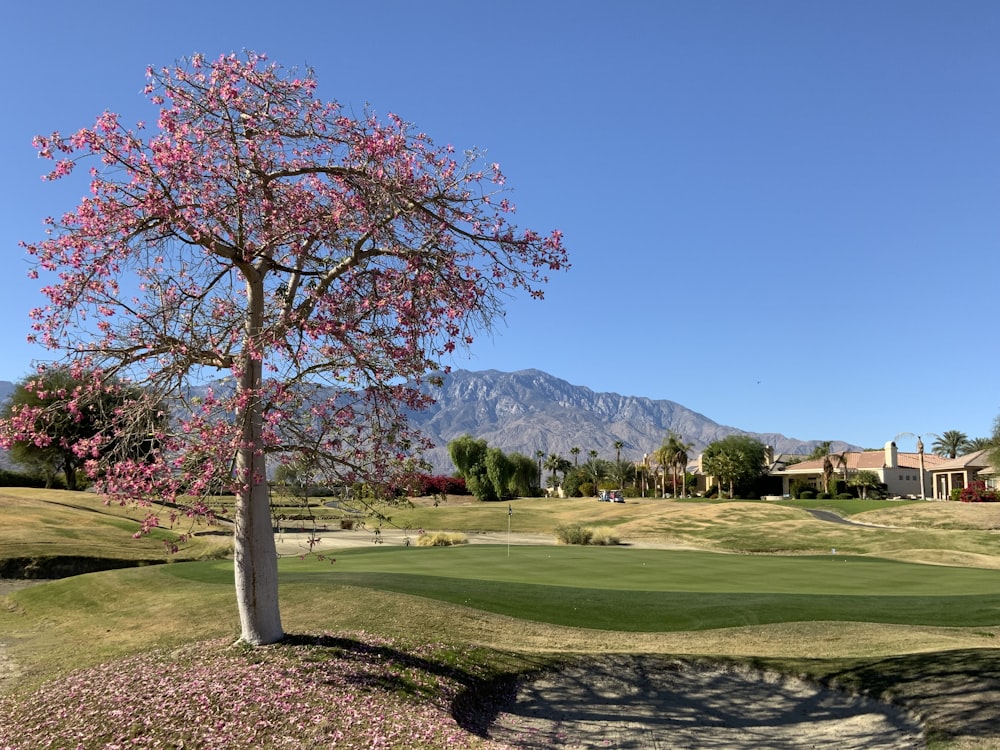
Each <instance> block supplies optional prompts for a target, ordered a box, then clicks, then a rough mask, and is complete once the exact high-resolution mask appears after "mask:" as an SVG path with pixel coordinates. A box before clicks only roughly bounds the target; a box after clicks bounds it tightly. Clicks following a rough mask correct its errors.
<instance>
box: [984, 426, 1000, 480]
mask: <svg viewBox="0 0 1000 750" xmlns="http://www.w3.org/2000/svg"><path fill="white" fill-rule="evenodd" d="M991 442H992V446H991V447H990V452H989V453H987V454H986V460H987V461H989V464H990V466H992V467H993V468H994V469H996V470H997V471H1000V416H998V417H994V419H993V435H992V436H991Z"/></svg>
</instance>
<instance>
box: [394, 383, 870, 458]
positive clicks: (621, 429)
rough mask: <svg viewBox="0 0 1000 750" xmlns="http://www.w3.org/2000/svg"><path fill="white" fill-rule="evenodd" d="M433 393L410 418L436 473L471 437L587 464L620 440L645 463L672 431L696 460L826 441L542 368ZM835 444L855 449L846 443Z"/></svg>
mask: <svg viewBox="0 0 1000 750" xmlns="http://www.w3.org/2000/svg"><path fill="white" fill-rule="evenodd" d="M433 392H434V393H435V395H436V397H437V403H436V404H434V405H433V406H431V407H430V408H429V409H427V410H426V411H424V412H420V413H415V414H413V415H411V420H412V422H413V424H414V425H417V426H419V427H420V428H421V429H422V430H423V432H424V433H425V434H426V435H428V436H429V437H430V438H431V439H432V440H433V441H434V443H435V445H436V446H437V447H436V448H435V449H434V450H432V451H430V453H429V454H428V455H427V458H428V459H429V460H430V461H431V463H432V464H433V465H434V467H435V469H437V470H440V471H443V472H447V473H450V472H451V471H453V467H452V464H451V460H450V459H449V457H448V451H447V444H448V441H449V440H452V439H454V438H456V437H458V436H459V435H463V434H466V433H467V434H470V435H473V436H474V437H477V438H480V439H484V440H486V441H487V442H488V443H489V444H490V445H491V446H496V447H498V448H500V449H501V450H503V451H504V452H507V453H510V452H513V451H517V452H519V453H523V454H525V455H527V456H534V455H535V454H536V452H537V451H542V452H543V453H544V454H545V455H549V454H551V453H555V454H558V455H561V456H563V457H565V458H571V455H570V449H571V448H573V447H578V448H580V450H581V454H580V459H581V460H586V458H587V455H588V453H589V452H590V451H591V450H595V451H597V453H598V455H599V456H600V457H602V458H613V457H614V456H615V454H616V450H615V447H614V445H615V442H616V441H619V440H620V441H621V442H622V443H623V446H622V449H621V456H622V458H625V459H630V460H635V461H640V460H642V457H643V455H644V454H651V453H653V452H654V451H655V450H656V449H657V448H659V447H660V445H661V444H662V443H663V440H664V438H665V437H666V436H667V433H668V432H669V431H670V430H673V431H674V432H676V433H677V434H679V435H680V436H681V437H682V439H683V440H684V441H685V442H689V443H692V444H693V447H692V449H691V451H690V455H691V456H692V457H693V456H697V455H698V454H699V453H700V452H701V451H702V450H703V449H704V448H705V447H706V446H707V445H708V444H709V443H711V442H713V441H715V440H720V439H722V438H724V437H726V436H727V435H733V434H747V435H751V436H752V437H754V438H756V439H757V440H760V441H761V442H762V443H764V444H765V445H769V446H771V447H772V448H773V449H774V451H775V453H801V454H807V453H809V452H811V451H812V449H813V448H814V447H815V446H816V445H818V444H819V443H820V442H821V441H819V440H798V439H795V438H789V437H786V436H784V435H781V434H778V433H752V432H747V431H745V430H741V429H738V428H736V427H730V426H727V425H722V424H719V423H718V422H715V421H713V420H711V419H709V418H708V417H706V416H705V415H703V414H699V413H698V412H695V411H692V410H690V409H688V408H686V407H684V406H682V405H680V404H678V403H676V402H674V401H668V400H654V399H650V398H645V397H641V396H623V395H620V394H617V393H602V392H596V391H593V390H591V389H590V388H587V387H585V386H577V385H572V384H570V383H569V382H567V381H565V380H562V379H560V378H557V377H555V376H553V375H550V374H548V373H546V372H543V371H541V370H533V369H532V370H519V371H517V372H501V371H499V370H483V371H477V372H474V371H469V370H455V371H453V372H451V373H450V374H449V375H447V376H446V377H445V379H444V384H443V386H442V387H441V388H439V389H435V390H434V391H433ZM833 447H834V450H843V449H845V448H855V446H851V445H849V444H847V443H842V442H834V444H833Z"/></svg>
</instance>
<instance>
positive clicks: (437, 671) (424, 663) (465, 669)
mask: <svg viewBox="0 0 1000 750" xmlns="http://www.w3.org/2000/svg"><path fill="white" fill-rule="evenodd" d="M282 645H288V646H292V647H302V646H305V647H310V648H320V649H324V650H326V651H328V652H329V653H330V654H332V655H335V656H336V657H337V658H339V659H342V660H347V661H351V660H353V659H357V660H359V661H364V662H368V663H380V664H392V665H393V666H394V669H392V670H380V671H379V673H378V674H365V673H360V674H356V675H353V676H352V677H350V679H349V681H351V682H353V683H354V684H355V685H357V686H358V687H359V688H377V689H379V690H385V691H389V692H393V693H397V694H402V695H405V696H407V697H410V698H414V699H420V698H433V697H435V695H436V693H435V691H434V690H433V688H429V687H428V686H427V685H426V684H423V683H421V681H420V680H418V679H414V678H413V676H412V675H413V673H425V674H428V675H433V676H434V677H437V678H441V679H444V680H448V681H451V682H452V683H454V684H456V685H457V686H458V689H457V692H456V693H455V694H454V697H453V698H452V699H451V714H452V717H453V718H454V719H455V722H456V723H457V724H458V725H459V726H460V727H461V728H462V729H464V730H465V731H467V732H470V733H472V734H475V735H477V736H480V737H487V736H488V734H489V729H490V726H491V725H492V724H493V723H494V721H495V720H496V718H497V716H498V715H499V714H500V712H501V711H502V710H503V708H504V707H505V706H507V705H509V704H510V703H511V702H512V701H513V700H514V698H515V696H516V694H517V687H518V684H519V683H520V682H521V680H522V679H524V678H525V677H526V676H527V675H530V674H534V673H535V672H536V671H538V670H541V669H544V668H545V666H546V662H545V661H544V660H540V661H537V662H534V661H530V660H528V659H526V658H525V657H523V656H517V657H512V658H514V659H516V665H507V666H506V667H504V666H502V665H498V664H497V663H496V661H495V660H496V658H497V657H498V655H497V653H496V652H495V651H485V650H484V651H482V652H481V653H480V654H478V655H477V654H475V653H474V652H472V653H470V651H469V650H463V651H462V652H461V654H457V653H453V652H448V651H443V652H437V653H434V654H433V655H431V656H429V657H425V656H421V655H418V654H414V653H412V652H408V651H401V650H400V649H399V648H396V647H394V646H391V645H379V644H372V643H365V642H362V641H359V640H355V639H353V638H345V637H341V636H333V635H308V634H287V635H286V636H285V638H284V639H283V640H282ZM251 653H252V652H251ZM449 654H451V656H449ZM501 658H502V655H501ZM459 662H461V664H462V665H463V666H457V664H458V663H459Z"/></svg>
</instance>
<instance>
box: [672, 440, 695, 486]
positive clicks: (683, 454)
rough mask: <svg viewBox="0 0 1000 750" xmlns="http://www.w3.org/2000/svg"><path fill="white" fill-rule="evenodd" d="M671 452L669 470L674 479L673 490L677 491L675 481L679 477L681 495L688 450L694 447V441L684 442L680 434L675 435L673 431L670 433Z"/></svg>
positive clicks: (685, 473) (684, 483)
mask: <svg viewBox="0 0 1000 750" xmlns="http://www.w3.org/2000/svg"><path fill="white" fill-rule="evenodd" d="M669 442H670V444H671V446H670V447H671V453H672V458H673V460H672V461H671V470H672V472H673V479H674V492H675V493H676V492H677V482H678V478H679V479H680V493H681V497H684V495H685V494H686V492H685V490H686V486H685V485H686V480H687V465H688V451H689V450H691V448H693V447H694V443H685V442H684V441H683V440H681V436H680V435H676V434H674V433H673V432H671V433H670V440H669Z"/></svg>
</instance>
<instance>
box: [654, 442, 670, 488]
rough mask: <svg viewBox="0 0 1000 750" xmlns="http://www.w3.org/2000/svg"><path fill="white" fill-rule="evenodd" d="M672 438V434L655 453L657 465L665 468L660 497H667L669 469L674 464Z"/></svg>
mask: <svg viewBox="0 0 1000 750" xmlns="http://www.w3.org/2000/svg"><path fill="white" fill-rule="evenodd" d="M671 437H672V433H671V434H670V435H668V436H667V437H666V438H664V439H663V444H662V445H661V446H660V447H659V448H657V449H656V451H655V452H654V453H653V457H654V458H655V459H656V463H658V464H659V465H660V466H662V467H663V481H662V482H661V484H660V497H666V496H667V467H668V466H672V465H673V463H674V451H673V448H672V447H671V445H670V438H671Z"/></svg>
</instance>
